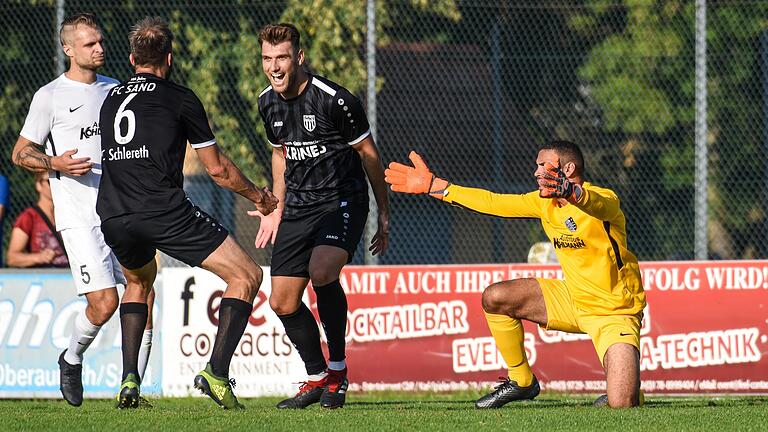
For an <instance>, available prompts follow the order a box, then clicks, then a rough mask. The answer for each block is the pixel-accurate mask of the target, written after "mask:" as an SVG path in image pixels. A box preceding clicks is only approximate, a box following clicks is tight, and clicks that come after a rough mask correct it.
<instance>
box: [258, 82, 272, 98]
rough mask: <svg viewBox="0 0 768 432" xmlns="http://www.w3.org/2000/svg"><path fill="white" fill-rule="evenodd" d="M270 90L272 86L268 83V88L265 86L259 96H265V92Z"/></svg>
mask: <svg viewBox="0 0 768 432" xmlns="http://www.w3.org/2000/svg"><path fill="white" fill-rule="evenodd" d="M270 90H272V86H271V85H268V86H267V88H265V89H264V90H262V91H261V93H259V97H262V96H264V93H266V92H268V91H270Z"/></svg>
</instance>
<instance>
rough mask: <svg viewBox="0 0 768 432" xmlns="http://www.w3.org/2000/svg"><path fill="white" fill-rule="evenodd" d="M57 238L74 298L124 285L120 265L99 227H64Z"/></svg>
mask: <svg viewBox="0 0 768 432" xmlns="http://www.w3.org/2000/svg"><path fill="white" fill-rule="evenodd" d="M61 238H62V239H63V240H64V248H65V249H66V250H67V256H68V257H69V268H70V269H71V270H72V277H73V278H74V279H75V286H76V287H77V294H78V295H83V294H87V293H89V292H93V291H99V290H102V289H105V288H112V287H114V286H115V285H116V284H123V285H125V276H124V275H123V270H122V268H121V267H120V263H119V262H118V261H117V258H115V254H114V253H112V249H110V248H109V246H107V243H106V242H105V241H104V235H103V234H102V233H101V228H100V227H91V228H67V229H65V230H63V231H61Z"/></svg>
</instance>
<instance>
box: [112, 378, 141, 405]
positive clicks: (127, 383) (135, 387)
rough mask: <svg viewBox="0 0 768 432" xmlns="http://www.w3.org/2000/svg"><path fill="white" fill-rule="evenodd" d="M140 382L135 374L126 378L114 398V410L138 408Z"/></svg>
mask: <svg viewBox="0 0 768 432" xmlns="http://www.w3.org/2000/svg"><path fill="white" fill-rule="evenodd" d="M140 386H141V380H140V379H139V377H138V376H136V374H133V373H129V374H128V376H127V377H125V379H124V380H123V383H122V384H120V392H119V393H118V394H117V397H116V398H115V408H118V409H125V408H138V407H139V399H140V398H141V396H139V393H141V387H140Z"/></svg>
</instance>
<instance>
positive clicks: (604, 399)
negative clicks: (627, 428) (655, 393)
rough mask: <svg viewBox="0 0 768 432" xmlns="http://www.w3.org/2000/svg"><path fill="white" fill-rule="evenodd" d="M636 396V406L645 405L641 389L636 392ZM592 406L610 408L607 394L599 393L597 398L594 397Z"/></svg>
mask: <svg viewBox="0 0 768 432" xmlns="http://www.w3.org/2000/svg"><path fill="white" fill-rule="evenodd" d="M637 398H638V400H637V406H643V405H645V394H644V393H643V391H642V390H640V392H639V393H638V395H637ZM592 406H593V407H595V408H605V407H609V408H610V405H608V395H607V394H603V395H600V396H599V397H598V398H597V399H595V401H594V402H592Z"/></svg>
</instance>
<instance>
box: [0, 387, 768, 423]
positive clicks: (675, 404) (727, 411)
mask: <svg viewBox="0 0 768 432" xmlns="http://www.w3.org/2000/svg"><path fill="white" fill-rule="evenodd" d="M479 396H480V395H479V394H475V393H469V392H467V393H454V394H413V393H369V394H350V395H349V396H348V400H347V405H346V406H345V407H344V408H342V409H337V410H324V409H321V408H320V407H319V406H317V405H314V406H312V407H310V408H307V409H305V410H300V411H282V410H277V409H276V408H275V404H276V403H277V402H278V400H279V399H277V398H259V399H243V400H241V402H243V403H244V404H245V405H246V407H247V410H246V411H240V412H229V411H223V410H221V409H220V408H218V407H217V406H215V404H214V403H213V402H211V401H210V400H208V399H202V398H186V399H152V400H151V401H152V403H153V404H154V407H153V408H140V409H137V410H125V411H120V410H116V409H115V408H113V405H112V401H107V400H86V401H85V402H84V404H83V406H82V407H80V408H73V407H70V406H68V405H67V404H66V403H65V402H63V401H53V400H34V401H31V400H0V418H2V423H1V424H0V430H3V431H16V430H23V431H39V430H55V431H68V430H71V431H78V432H80V431H85V430H97V431H105V430H109V431H123V430H125V431H136V432H139V431H154V430H160V431H173V432H187V431H192V430H210V431H232V430H249V431H268V432H276V431H291V432H295V431H302V430H309V431H312V432H315V431H325V430H328V431H354V432H365V431H377V432H379V431H403V430H419V431H429V432H433V431H451V432H457V431H484V430H488V431H495V432H502V431H516V430H527V431H582V430H585V431H586V430H588V431H592V430H612V431H613V430H618V431H630V430H637V431H653V432H657V431H675V432H680V431H741V430H743V431H765V430H768V397H696V398H669V397H666V398H663V397H653V396H649V397H648V398H647V402H646V405H645V406H644V407H642V408H635V409H623V410H612V409H608V408H592V406H591V403H592V400H593V399H594V397H591V398H586V397H568V396H561V395H555V394H542V395H540V396H539V397H538V398H536V400H535V401H530V402H515V403H512V404H509V405H507V406H506V407H504V408H502V409H498V410H477V409H475V407H474V405H473V403H474V400H475V399H476V398H477V397H479Z"/></svg>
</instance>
